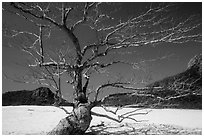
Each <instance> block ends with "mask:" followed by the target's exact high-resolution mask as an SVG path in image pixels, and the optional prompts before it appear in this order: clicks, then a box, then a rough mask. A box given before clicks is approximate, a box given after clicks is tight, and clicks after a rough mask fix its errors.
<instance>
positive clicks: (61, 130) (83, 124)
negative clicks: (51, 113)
mask: <svg viewBox="0 0 204 137" xmlns="http://www.w3.org/2000/svg"><path fill="white" fill-rule="evenodd" d="M91 120H92V117H91V107H90V104H89V103H79V104H77V105H76V106H75V107H74V109H73V111H72V113H71V114H70V115H69V116H67V117H65V118H63V119H62V120H60V122H59V124H58V125H57V126H56V127H55V128H54V129H53V130H52V131H50V132H49V133H48V134H49V135H76V134H78V135H79V134H84V133H85V132H86V130H87V129H88V128H89V125H90V123H91Z"/></svg>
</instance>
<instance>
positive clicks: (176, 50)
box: [2, 2, 202, 99]
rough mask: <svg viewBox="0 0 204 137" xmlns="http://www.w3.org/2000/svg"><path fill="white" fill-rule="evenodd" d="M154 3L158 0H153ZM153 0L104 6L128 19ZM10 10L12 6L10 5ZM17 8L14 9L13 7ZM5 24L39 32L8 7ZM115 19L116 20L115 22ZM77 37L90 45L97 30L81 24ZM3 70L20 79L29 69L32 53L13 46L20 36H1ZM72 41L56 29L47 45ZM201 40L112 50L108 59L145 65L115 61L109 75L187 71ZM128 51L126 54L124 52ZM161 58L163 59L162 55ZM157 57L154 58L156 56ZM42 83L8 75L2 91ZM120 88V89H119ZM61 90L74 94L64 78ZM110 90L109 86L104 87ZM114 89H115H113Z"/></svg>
mask: <svg viewBox="0 0 204 137" xmlns="http://www.w3.org/2000/svg"><path fill="white" fill-rule="evenodd" d="M154 4H155V3H154ZM149 5H150V3H136V2H135V3H114V5H109V6H108V7H104V8H105V11H106V12H107V13H111V14H112V15H113V16H114V17H115V19H121V20H126V19H128V18H131V17H134V16H137V15H139V14H140V13H141V12H142V11H144V9H146V8H147V7H148V6H149ZM9 10H10V9H9ZM14 12H15V10H14ZM201 12H202V3H183V4H181V6H180V7H179V9H178V10H176V11H174V13H173V14H174V15H175V17H181V16H183V17H185V16H188V15H189V14H198V13H199V14H201ZM2 14H3V15H2V23H3V27H5V26H6V27H9V29H17V30H26V31H32V32H36V33H37V32H38V30H37V28H36V27H34V26H33V25H32V24H30V23H29V22H28V21H25V20H24V19H22V18H20V17H18V16H16V15H14V14H12V13H8V12H7V11H3V12H2ZM112 23H114V22H112ZM75 33H76V34H77V37H78V38H79V40H80V44H81V45H83V46H84V45H87V44H90V43H92V42H94V41H95V40H96V38H95V35H94V32H93V31H92V30H91V29H90V28H88V27H87V26H82V27H80V28H79V29H78V30H77V31H76V32H75ZM2 40H3V42H2V71H3V73H5V74H7V75H8V76H9V77H12V78H14V79H19V78H20V77H21V76H25V75H26V73H27V71H26V69H25V67H24V64H25V62H26V61H27V60H29V57H28V56H27V55H26V54H25V53H22V52H20V51H19V50H17V49H16V48H12V47H10V44H14V46H16V45H18V44H19V42H20V41H23V38H19V39H18V40H17V41H12V40H10V39H8V38H6V37H5V36H4V35H3V37H2ZM63 44H64V45H71V44H70V42H69V40H67V37H66V36H65V35H63V33H62V32H60V31H57V30H53V33H52V35H51V37H50V38H49V39H48V40H47V41H45V45H47V47H48V48H49V49H51V50H52V51H54V52H55V51H56V50H57V49H58V48H59V47H61V48H64V45H63ZM201 45H202V44H201V43H196V42H187V43H183V44H172V43H161V44H158V45H156V46H149V45H148V46H141V47H137V48H130V49H128V50H126V51H122V50H121V51H118V52H112V53H111V54H110V55H109V57H108V58H107V59H104V60H109V59H110V58H112V57H113V58H117V59H125V60H128V61H130V62H141V61H143V60H146V61H145V62H143V63H140V67H141V68H143V69H139V70H137V69H133V68H132V67H130V66H126V65H115V66H113V67H110V68H108V69H107V70H106V72H108V73H107V74H108V75H109V77H111V78H113V77H114V76H115V75H116V76H118V75H123V76H124V77H125V78H130V77H131V76H133V75H135V78H136V81H137V82H141V81H142V80H143V81H144V82H148V83H151V82H154V81H156V80H160V79H162V78H164V77H167V76H171V75H174V74H177V73H179V72H182V71H184V70H185V69H186V68H187V63H188V62H189V60H190V59H191V58H192V57H194V56H195V55H196V54H200V53H202V46H201ZM72 50H73V47H72V46H70V48H69V51H70V54H71V53H72ZM124 53H125V54H124ZM159 58H160V59H159ZM154 59H155V60H154ZM105 74H106V73H104V75H100V76H98V75H94V76H93V77H91V85H90V88H91V87H97V85H98V84H102V83H104V82H105V81H107V79H106V78H105ZM134 86H144V84H141V83H140V84H135V85H134ZM36 87H39V85H34V84H33V85H32V84H22V83H17V82H14V81H11V80H8V79H5V78H4V77H3V78H2V92H3V93H4V92H6V91H11V90H21V89H35V88H36ZM118 91H121V90H118ZM62 92H63V93H64V97H65V98H67V99H70V98H71V94H72V92H73V90H72V88H71V87H70V86H69V85H68V84H65V82H63V84H62ZM107 92H110V89H109V90H107V91H105V93H103V94H106V93H107ZM111 92H115V90H111Z"/></svg>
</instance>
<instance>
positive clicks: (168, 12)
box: [3, 2, 202, 134]
mask: <svg viewBox="0 0 204 137" xmlns="http://www.w3.org/2000/svg"><path fill="white" fill-rule="evenodd" d="M114 4H116V3H95V2H93V3H22V2H19V3H13V2H11V3H3V12H8V13H11V14H13V15H16V16H17V17H19V18H22V19H23V20H25V21H27V22H29V23H30V24H32V25H33V26H34V27H35V28H36V29H35V30H33V31H28V30H18V29H17V28H12V27H9V26H6V25H5V27H4V28H3V34H4V36H5V37H7V38H9V39H11V40H13V41H14V42H10V43H9V44H10V46H13V47H17V48H19V49H20V50H22V51H23V52H25V53H27V54H28V56H29V57H31V58H30V61H29V62H31V64H29V65H28V67H29V69H30V70H32V71H31V72H33V73H32V75H31V76H32V78H33V79H34V80H35V82H38V83H39V84H45V85H48V86H52V87H54V88H56V90H57V96H59V97H60V98H61V97H62V94H61V86H60V84H61V77H63V76H65V75H66V76H67V83H68V84H70V85H71V86H73V89H74V95H75V98H74V99H73V102H70V104H71V105H72V106H73V111H72V113H71V114H70V115H68V116H67V117H66V118H64V119H62V120H61V121H60V122H59V124H58V125H57V126H56V128H54V129H53V130H52V131H51V132H50V133H49V134H83V133H84V132H85V131H86V130H87V129H88V127H89V125H90V122H91V119H92V118H91V115H97V116H103V117H107V118H110V119H112V120H115V121H117V122H122V121H123V120H124V119H132V120H135V119H133V118H131V116H133V115H137V113H135V112H137V111H136V110H135V111H133V112H127V113H125V114H123V115H120V116H118V119H114V118H111V117H109V116H107V115H102V114H96V113H93V112H92V113H91V109H92V108H93V107H95V106H103V101H104V100H105V99H106V98H107V97H108V95H107V96H106V97H104V98H101V99H100V98H99V94H100V93H101V92H102V91H103V90H104V89H105V88H110V87H111V88H120V89H126V90H133V91H135V92H138V93H139V92H141V90H143V89H140V88H135V87H134V86H132V85H131V84H132V83H131V80H127V79H125V80H124V78H121V79H117V80H115V81H108V82H106V83H104V84H102V85H99V86H98V87H97V88H96V89H92V90H91V89H89V87H88V86H89V84H90V82H91V81H90V80H94V79H91V77H92V76H94V75H95V74H97V75H98V74H101V75H103V72H104V71H105V70H106V69H107V68H108V67H110V66H113V65H116V64H125V65H129V66H132V67H133V68H134V69H138V68H139V65H138V63H139V62H129V61H125V60H114V59H113V60H110V59H108V61H104V60H105V59H106V58H109V54H110V53H112V52H118V51H119V50H121V51H124V50H126V49H129V48H137V47H140V46H144V45H154V46H155V45H156V44H159V43H164V42H167V43H184V42H188V41H194V42H201V37H202V36H201V31H200V28H201V18H200V15H195V14H193V15H190V16H188V17H184V18H178V17H175V14H173V11H174V10H176V9H178V8H179V4H178V3H151V4H150V3H147V5H148V8H145V9H144V11H143V12H141V13H140V14H138V15H137V14H136V15H135V16H133V17H130V18H128V19H127V18H126V19H122V18H121V19H119V18H114V16H112V15H113V14H112V13H108V12H109V11H106V7H116V6H114ZM181 4H182V3H181ZM115 9H116V8H115ZM111 12H117V10H113V9H112V10H111ZM84 26H88V28H89V29H90V31H91V33H92V34H94V36H95V38H94V40H93V41H92V40H90V42H89V43H88V44H85V45H84V44H83V42H81V41H80V39H79V36H78V35H79V34H78V33H77V31H78V30H80V29H83V27H84ZM56 30H58V31H60V32H62V34H63V35H64V36H65V37H66V39H65V41H64V42H63V41H62V44H61V46H59V48H58V50H57V51H54V52H51V50H50V49H49V48H47V45H46V43H47V41H49V40H50V37H51V35H52V32H53V31H56ZM87 35H88V34H87ZM22 38H23V39H22ZM19 39H20V40H22V42H20V43H18V44H16V43H15V42H16V41H19ZM66 40H67V41H69V42H67V41H66ZM63 44H64V45H66V46H62V45H63ZM59 45H60V43H59ZM106 60H107V59H106ZM83 83H84V84H83ZM158 88H159V87H158ZM94 93H95V95H94V99H93V101H91V100H90V98H89V96H88V95H89V94H94ZM59 104H60V103H59ZM103 107H104V106H103ZM124 107H125V106H124ZM118 109H119V108H118ZM118 109H117V110H118ZM105 110H107V109H105ZM117 110H116V111H115V112H113V111H112V110H107V111H110V112H112V113H113V114H116V115H117ZM135 121H136V120H135Z"/></svg>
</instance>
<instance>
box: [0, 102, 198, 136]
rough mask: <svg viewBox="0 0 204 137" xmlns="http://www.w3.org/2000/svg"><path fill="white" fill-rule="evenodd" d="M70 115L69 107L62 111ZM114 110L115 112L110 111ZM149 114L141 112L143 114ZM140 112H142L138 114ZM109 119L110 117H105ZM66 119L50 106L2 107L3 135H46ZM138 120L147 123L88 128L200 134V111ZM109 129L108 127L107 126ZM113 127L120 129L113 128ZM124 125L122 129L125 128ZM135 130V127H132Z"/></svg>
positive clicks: (151, 115)
mask: <svg viewBox="0 0 204 137" xmlns="http://www.w3.org/2000/svg"><path fill="white" fill-rule="evenodd" d="M65 108H66V109H67V110H68V111H69V112H70V111H71V110H72V108H71V107H65ZM113 109H115V108H113ZM132 109H133V108H126V109H124V110H120V111H119V114H122V113H125V112H127V111H130V110H132ZM93 111H94V112H97V113H101V114H107V113H108V112H106V111H104V110H103V109H102V108H99V107H96V108H93ZM145 111H148V110H142V112H145ZM140 112H141V111H140ZM108 114H109V115H110V116H113V117H114V115H113V114H110V113H108ZM63 117H66V113H65V112H64V111H63V110H61V109H59V108H56V107H51V106H7V107H2V132H3V134H46V132H48V131H50V130H51V129H53V128H54V127H55V126H56V125H57V124H58V122H59V121H60V119H62V118H63ZM134 118H135V119H137V120H148V121H147V122H142V123H135V122H134V121H132V120H125V121H123V123H121V124H118V123H115V122H113V121H111V120H109V119H107V118H102V117H96V116H93V120H92V122H91V126H93V127H94V126H95V125H98V124H100V123H101V122H102V121H103V122H104V123H105V125H106V126H107V127H109V129H108V131H111V130H113V129H114V130H120V131H121V130H124V131H125V130H126V129H127V128H129V127H128V125H131V124H140V125H139V126H140V127H141V126H142V125H148V124H153V123H154V124H157V125H161V124H165V125H169V124H170V125H175V126H179V127H182V128H189V129H195V128H197V129H199V131H200V133H201V130H202V111H201V110H182V109H154V110H152V111H151V112H150V113H149V114H147V115H137V116H134ZM110 125H111V126H110ZM113 125H115V126H118V127H119V128H113ZM124 125H125V126H124ZM134 127H136V125H134Z"/></svg>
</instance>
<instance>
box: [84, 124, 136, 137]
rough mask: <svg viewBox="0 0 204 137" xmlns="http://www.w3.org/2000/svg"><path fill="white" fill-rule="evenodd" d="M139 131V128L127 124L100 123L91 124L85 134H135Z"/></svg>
mask: <svg viewBox="0 0 204 137" xmlns="http://www.w3.org/2000/svg"><path fill="white" fill-rule="evenodd" d="M137 132H138V130H137V129H135V128H134V127H132V126H130V125H126V124H118V125H117V126H114V125H104V124H99V125H93V126H91V127H90V128H89V129H88V131H87V132H86V133H85V135H135V134H137Z"/></svg>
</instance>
